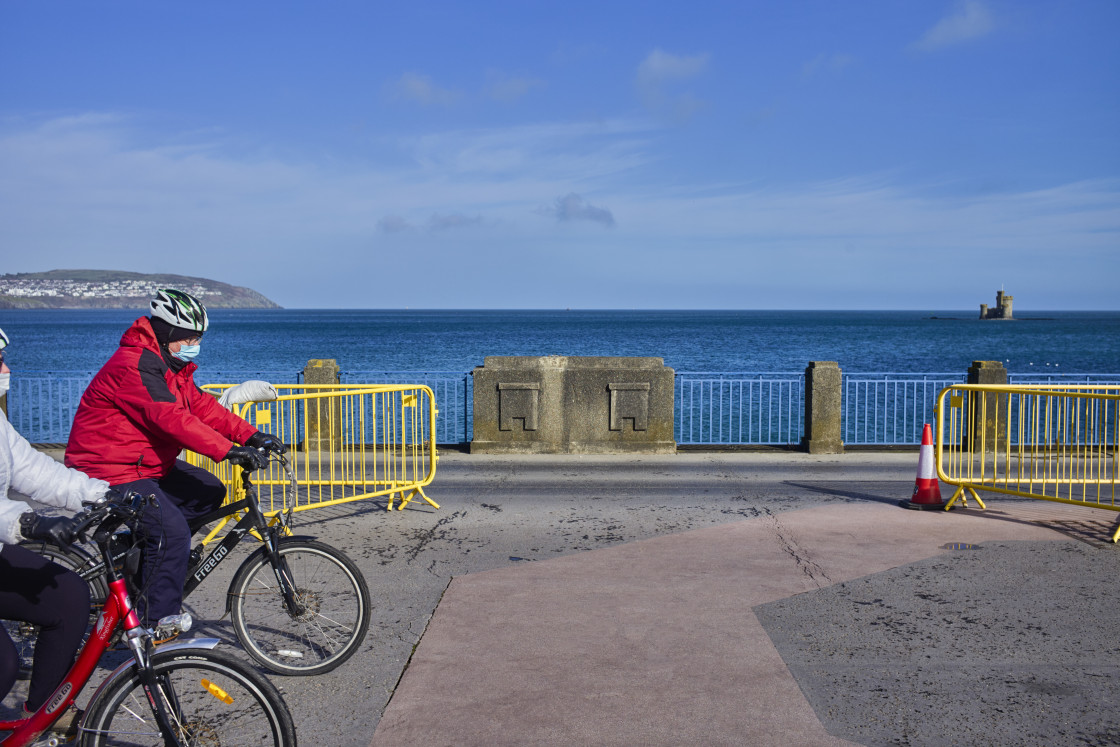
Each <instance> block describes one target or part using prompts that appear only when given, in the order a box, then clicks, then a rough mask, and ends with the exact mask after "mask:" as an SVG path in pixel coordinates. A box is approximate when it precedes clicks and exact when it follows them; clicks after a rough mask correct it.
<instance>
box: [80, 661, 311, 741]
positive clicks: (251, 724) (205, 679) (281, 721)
mask: <svg viewBox="0 0 1120 747" xmlns="http://www.w3.org/2000/svg"><path fill="white" fill-rule="evenodd" d="M151 662H152V669H153V671H154V672H155V675H156V677H157V679H158V685H157V689H158V690H159V692H160V693H161V694H162V696H163V699H164V704H165V707H167V708H168V712H169V713H172V714H174V715H173V723H174V725H175V726H176V728H177V730H178V731H179V734H177V736H178V737H179V739H180V741H182V742H183V743H184V744H192V745H193V744H237V745H250V744H251V745H273V747H295V744H296V732H295V726H294V725H293V723H292V715H291V713H290V712H289V711H288V706H287V704H285V703H284V699H283V698H282V697H281V696H280V692H279V691H278V690H277V689H276V686H275V685H273V684H272V683H271V682H269V681H268V680H267V679H265V677H264V676H263V675H261V674H260V673H259V672H257V671H256V670H254V669H253V668H251V667H250V666H249V665H247V664H245V663H244V662H242V661H241V660H240V659H238V658H236V657H235V656H233V655H232V654H228V653H225V652H224V651H216V650H212V649H201V648H187V649H179V650H176V651H163V652H159V651H157V652H156V653H154V654H153V655H152V659H151ZM79 736H80V744H81V745H82V746H83V747H105V746H106V745H125V744H127V745H130V747H131V746H132V745H137V746H140V745H160V746H161V747H162V745H163V744H164V740H163V736H162V735H161V734H160V732H159V727H158V726H157V724H156V720H155V715H154V710H153V707H152V706H151V705H150V704H149V702H148V698H147V695H146V693H145V690H144V687H143V685H142V684H141V682H140V676H139V674H138V673H137V672H136V670H135V668H133V669H132V670H130V671H129V672H128V674H126V675H125V676H122V677H120V678H119V679H118V680H117V681H116V682H113V683H111V684H110V685H109V686H107V687H106V688H105V689H104V690H103V691H101V692H100V693H99V694H98V696H97V697H96V698H95V699H94V701H93V702H91V703H90V704H89V708H88V709H87V711H86V718H85V721H84V724H83V727H82V731H81V732H80V734H79Z"/></svg>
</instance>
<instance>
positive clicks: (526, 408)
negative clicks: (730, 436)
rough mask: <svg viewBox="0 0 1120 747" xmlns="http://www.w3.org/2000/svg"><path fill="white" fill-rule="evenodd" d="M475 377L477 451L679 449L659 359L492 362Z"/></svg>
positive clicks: (669, 375) (669, 377)
mask: <svg viewBox="0 0 1120 747" xmlns="http://www.w3.org/2000/svg"><path fill="white" fill-rule="evenodd" d="M472 375H473V376H474V439H473V440H472V441H471V452H472V453H521V454H533V453H537V454H602V453H613V452H618V453H672V452H674V451H675V450H676V441H675V440H674V436H673V369H671V368H667V367H666V366H665V363H664V361H663V359H661V358H629V357H592V356H587V357H580V356H560V355H550V356H541V357H533V356H487V357H486V358H485V360H484V363H483V365H482V366H480V367H478V368H476V369H474V371H473V372H472Z"/></svg>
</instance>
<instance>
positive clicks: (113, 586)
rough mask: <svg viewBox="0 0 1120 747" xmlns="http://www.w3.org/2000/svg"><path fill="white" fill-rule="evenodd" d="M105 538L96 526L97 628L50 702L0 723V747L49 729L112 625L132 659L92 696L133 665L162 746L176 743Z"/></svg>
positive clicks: (192, 644)
mask: <svg viewBox="0 0 1120 747" xmlns="http://www.w3.org/2000/svg"><path fill="white" fill-rule="evenodd" d="M109 534H110V532H109V531H108V530H107V529H106V528H105V527H104V526H102V528H100V529H98V531H97V534H96V535H95V540H96V542H97V546H98V548H99V549H100V551H101V557H102V563H103V565H104V570H103V572H104V573H105V574H106V576H107V577H108V579H109V597H108V599H106V600H105V605H104V607H103V608H102V610H101V614H100V615H98V618H97V623H96V624H95V625H94V627H93V631H92V632H91V633H90V636H89V638H88V639H86V642H85V644H84V645H83V646H82V650H81V652H80V653H79V654H78V658H77V660H76V661H75V662H74V664H73V665H72V666H71V667H70V670H69V671H68V672H67V673H66V676H65V677H63V679H62V682H61V683H60V684H59V686H58V687H57V688H55V691H54V692H53V693H52V694H51V697H50V698H48V699H47V702H46V703H44V704H43V705H42V706H40V708H39V709H38V710H37V711H35V713H33V714H32V715H31V716H30V717H28V718H26V719H17V720H15V721H0V731H11V732H12V733H11V734H9V735H8V736H7V737H5V738H4V740H3V741H0V745H2V746H3V747H23V746H24V745H29V744H32V743H33V742H34V740H35V739H36V738H38V737H39V736H40V735H41V734H42V733H43V732H44V731H46V730H47V729H48V728H49V727H50V725H51V724H53V723H54V722H55V721H56V720H58V718H59V716H61V715H62V713H63V712H65V710H66V709H67V708H68V707H69V706H70V705H71V704H73V703H74V700H75V699H76V698H77V696H78V694H79V693H80V692H81V691H82V689H83V688H84V687H85V686H86V684H87V683H88V682H89V678H90V676H91V675H92V674H93V671H94V669H95V668H96V667H97V663H98V662H99V661H100V660H101V656H102V655H103V654H104V653H105V651H106V650H107V649H108V648H109V645H110V641H111V640H112V638H113V633H114V632H115V631H116V629H117V626H118V625H123V627H124V633H125V638H126V640H127V641H128V646H129V648H130V649H131V651H132V655H133V659H132V661H127V662H125V663H124V664H122V665H121V666H120V667H118V668H117V669H116V670H115V671H114V672H113V673H112V674H111V675H110V676H109V677H108V678H107V679H106V680H105V682H104V683H102V685H101V686H100V687H99V688H98V690H97V692H100V691H101V689H102V688H104V687H106V686H107V685H108V684H110V683H111V682H113V681H114V680H115V679H116V678H117V677H120V676H123V675H124V674H125V673H127V672H128V671H129V670H130V669H132V667H133V666H136V667H137V668H138V670H139V672H140V677H141V681H142V682H143V685H144V689H145V692H146V693H147V695H148V701H149V703H150V704H151V705H152V708H153V711H154V712H155V716H156V722H157V723H158V725H159V728H160V731H161V732H162V734H163V736H164V740H165V741H166V742H167V743H168V744H176V743H177V740H176V737H175V732H174V729H173V727H172V725H171V720H170V719H169V717H168V714H167V712H166V710H165V708H164V701H163V698H160V697H157V695H156V694H155V692H154V687H155V674H154V673H153V672H152V670H151V666H150V658H149V657H150V655H151V653H152V651H153V647H152V643H151V637H150V635H149V634H148V631H147V630H145V628H144V627H143V626H142V625H141V624H140V618H139V616H138V615H137V614H136V610H135V609H134V608H133V606H132V602H131V600H130V599H129V596H128V588H127V585H126V583H125V581H124V579H123V578H122V577H121V575H120V573H119V572H118V571H117V570H116V569H115V568H114V567H113V563H112V561H111V560H110V558H109V547H108V538H109ZM217 644H218V640H217V639H193V640H190V641H184V642H182V643H180V644H177V645H174V646H167V647H164V649H163V650H167V649H171V648H213V647H214V646H216V645H217ZM96 697H97V693H95V694H94V698H95V699H96ZM91 702H92V701H91Z"/></svg>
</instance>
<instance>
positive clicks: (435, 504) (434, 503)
mask: <svg viewBox="0 0 1120 747" xmlns="http://www.w3.org/2000/svg"><path fill="white" fill-rule="evenodd" d="M416 492H417V493H419V494H420V497H421V498H423V499H424V500H426V501H427V502H428V503H429V504H431V506H432V508H439V504H438V503H436V502H435V501H433V500H432V499H431V498H429V497H428V496H427V495H425V494H424V488H416Z"/></svg>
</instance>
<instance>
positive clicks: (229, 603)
mask: <svg viewBox="0 0 1120 747" xmlns="http://www.w3.org/2000/svg"><path fill="white" fill-rule="evenodd" d="M297 540H299V541H304V542H322V540H320V539H319V538H318V537H314V536H312V535H310V534H293V535H292V536H290V537H281V538H280V544H281V545H284V544H285V543H286V542H295V541H297ZM265 552H266V548H265V546H264V545H263V544H262V545H261V546H260V547H258V548H257V549H256V550H253V552H251V553H250V554H249V557H247V558H245V560H243V561H242V562H241V565H239V566H237V570H236V571H235V572H234V574H233V580H232V581H230V582H229V589H227V590H226V613H225V614H226V615H229V614H232V612H233V598H234V597H235V596H236V595H235V594H234V593H233V585H234V584H235V583H237V579H238V578H239V577H240V576H241V572H242V571H243V570H245V568H246V566H248V565H249V564H250V563H253V562H255V561H256V560H257V558H258V557H260V556H262V555H264V554H265ZM222 617H225V615H222Z"/></svg>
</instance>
